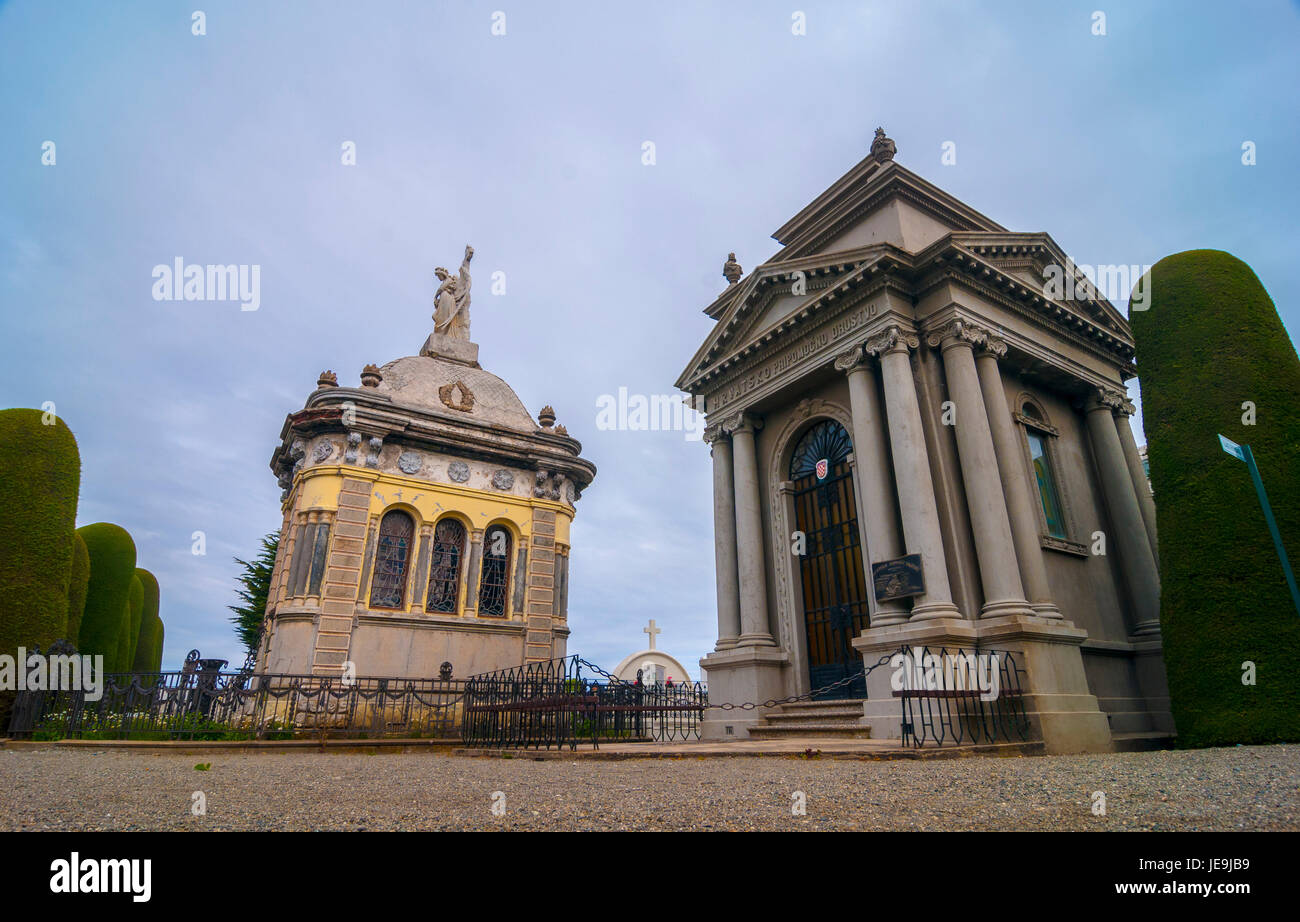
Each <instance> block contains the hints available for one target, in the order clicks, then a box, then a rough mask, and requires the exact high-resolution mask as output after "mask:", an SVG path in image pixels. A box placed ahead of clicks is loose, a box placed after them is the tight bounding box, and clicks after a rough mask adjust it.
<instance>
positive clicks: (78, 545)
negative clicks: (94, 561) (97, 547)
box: [64, 532, 90, 646]
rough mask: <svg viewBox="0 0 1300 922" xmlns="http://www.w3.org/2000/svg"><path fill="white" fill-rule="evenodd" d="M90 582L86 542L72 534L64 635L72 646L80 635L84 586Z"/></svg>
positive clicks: (88, 555) (84, 601)
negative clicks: (70, 572)
mask: <svg viewBox="0 0 1300 922" xmlns="http://www.w3.org/2000/svg"><path fill="white" fill-rule="evenodd" d="M89 580H90V552H89V551H87V550H86V541H85V539H84V538H82V537H81V535H79V534H77V533H76V532H73V533H72V576H71V578H70V579H69V580H68V626H67V628H65V631H64V633H65V634H66V635H67V636H66V639H67V640H68V641H70V642H71V643H72V644H73V646H76V644H77V637H78V636H79V635H80V634H81V617H82V615H83V614H85V611H86V586H87V583H88V582H89Z"/></svg>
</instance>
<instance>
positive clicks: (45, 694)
mask: <svg viewBox="0 0 1300 922" xmlns="http://www.w3.org/2000/svg"><path fill="white" fill-rule="evenodd" d="M464 690H465V681H464V680H453V679H447V680H442V679H403V678H357V679H355V680H351V681H347V680H345V679H343V678H340V677H327V676H314V675H289V674H257V673H252V674H250V673H247V672H237V673H235V672H217V671H197V670H192V669H185V670H181V671H178V672H156V673H124V674H120V675H109V676H105V677H104V683H103V689H102V696H101V697H99V699H98V700H93V701H92V700H88V699H87V692H86V691H84V690H83V691H71V690H62V689H61V690H57V691H49V690H42V691H23V692H19V693H18V696H17V699H16V700H15V702H14V708H13V712H12V714H11V717H10V722H9V731H8V733H9V736H10V737H13V738H15V739H35V740H42V739H45V740H53V739H64V738H72V739H136V740H169V739H179V740H240V739H259V740H260V739H293V738H300V737H304V736H306V737H313V736H319V737H322V738H324V737H331V736H345V737H366V738H378V737H384V736H400V737H454V736H456V732H457V729H458V727H459V724H460V718H461V707H462V699H463V695H464Z"/></svg>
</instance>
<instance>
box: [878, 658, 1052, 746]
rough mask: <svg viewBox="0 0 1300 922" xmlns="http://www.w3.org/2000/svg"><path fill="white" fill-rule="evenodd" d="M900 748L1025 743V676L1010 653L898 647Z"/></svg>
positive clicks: (1026, 719)
mask: <svg viewBox="0 0 1300 922" xmlns="http://www.w3.org/2000/svg"><path fill="white" fill-rule="evenodd" d="M899 655H901V656H902V657H903V661H902V669H901V672H902V674H901V676H899V678H900V679H901V684H902V688H901V689H900V688H898V687H897V685H898V682H895V690H894V691H893V695H894V697H896V698H901V699H902V709H903V726H902V737H903V745H904V746H915V747H918V748H919V747H921V746H924V745H925V744H926V743H927V742H931V743H934V744H936V745H939V746H943V745H962V744H977V743H996V742H1014V741H1015V740H1017V739H1018V740H1020V741H1022V742H1025V741H1028V740H1029V735H1030V727H1029V719H1028V718H1027V717H1026V715H1025V703H1024V691H1023V684H1022V682H1021V679H1022V676H1023V672H1022V670H1021V668H1020V665H1019V663H1018V662H1017V659H1016V656H1017V655H1016V653H1015V652H1014V651H1011V650H968V649H963V648H960V647H955V648H953V649H951V650H949V649H948V648H947V647H939V648H938V649H937V650H935V649H931V648H930V647H906V646H904V647H902V648H901V649H900V650H899Z"/></svg>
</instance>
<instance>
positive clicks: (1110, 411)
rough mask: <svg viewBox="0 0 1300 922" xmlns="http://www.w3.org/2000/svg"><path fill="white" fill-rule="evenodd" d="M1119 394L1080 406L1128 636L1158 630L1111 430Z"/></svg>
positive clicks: (1141, 541)
mask: <svg viewBox="0 0 1300 922" xmlns="http://www.w3.org/2000/svg"><path fill="white" fill-rule="evenodd" d="M1123 401H1124V395H1123V394H1121V393H1119V391H1115V390H1111V389H1110V388H1098V389H1097V392H1096V394H1095V395H1094V396H1093V397H1092V398H1091V399H1090V400H1088V402H1087V403H1086V404H1085V405H1084V413H1085V415H1086V417H1087V421H1088V435H1089V437H1090V440H1091V442H1092V453H1093V457H1094V458H1095V459H1096V462H1097V472H1098V474H1099V475H1100V477H1101V489H1102V493H1103V494H1104V495H1105V497H1106V508H1107V509H1108V510H1109V511H1110V524H1111V529H1112V530H1113V534H1108V535H1107V536H1106V539H1107V540H1106V551H1107V553H1111V554H1118V555H1119V563H1120V569H1121V572H1122V573H1123V574H1124V581H1125V583H1126V584H1127V589H1128V596H1129V598H1130V599H1131V600H1132V603H1133V611H1134V618H1135V623H1134V625H1133V634H1135V635H1144V634H1157V633H1159V631H1160V576H1159V573H1158V571H1157V570H1156V560H1155V556H1154V555H1153V554H1152V553H1151V542H1150V540H1149V539H1148V537H1147V530H1146V525H1144V524H1143V522H1142V511H1141V509H1140V508H1139V507H1138V499H1137V491H1136V490H1134V489H1133V478H1132V476H1131V475H1130V474H1129V468H1128V464H1127V462H1125V460H1124V449H1123V447H1122V446H1121V444H1120V440H1119V432H1118V430H1117V429H1116V428H1115V418H1114V411H1115V410H1117V409H1119V408H1120V407H1121V406H1122V405H1123Z"/></svg>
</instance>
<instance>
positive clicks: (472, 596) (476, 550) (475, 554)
mask: <svg viewBox="0 0 1300 922" xmlns="http://www.w3.org/2000/svg"><path fill="white" fill-rule="evenodd" d="M482 559H483V530H482V529H479V528H476V529H474V530H473V532H471V533H470V538H469V565H468V567H466V573H465V616H466V617H471V616H473V615H475V614H477V611H478V578H479V569H480V567H479V562H480V561H481V560H482Z"/></svg>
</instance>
